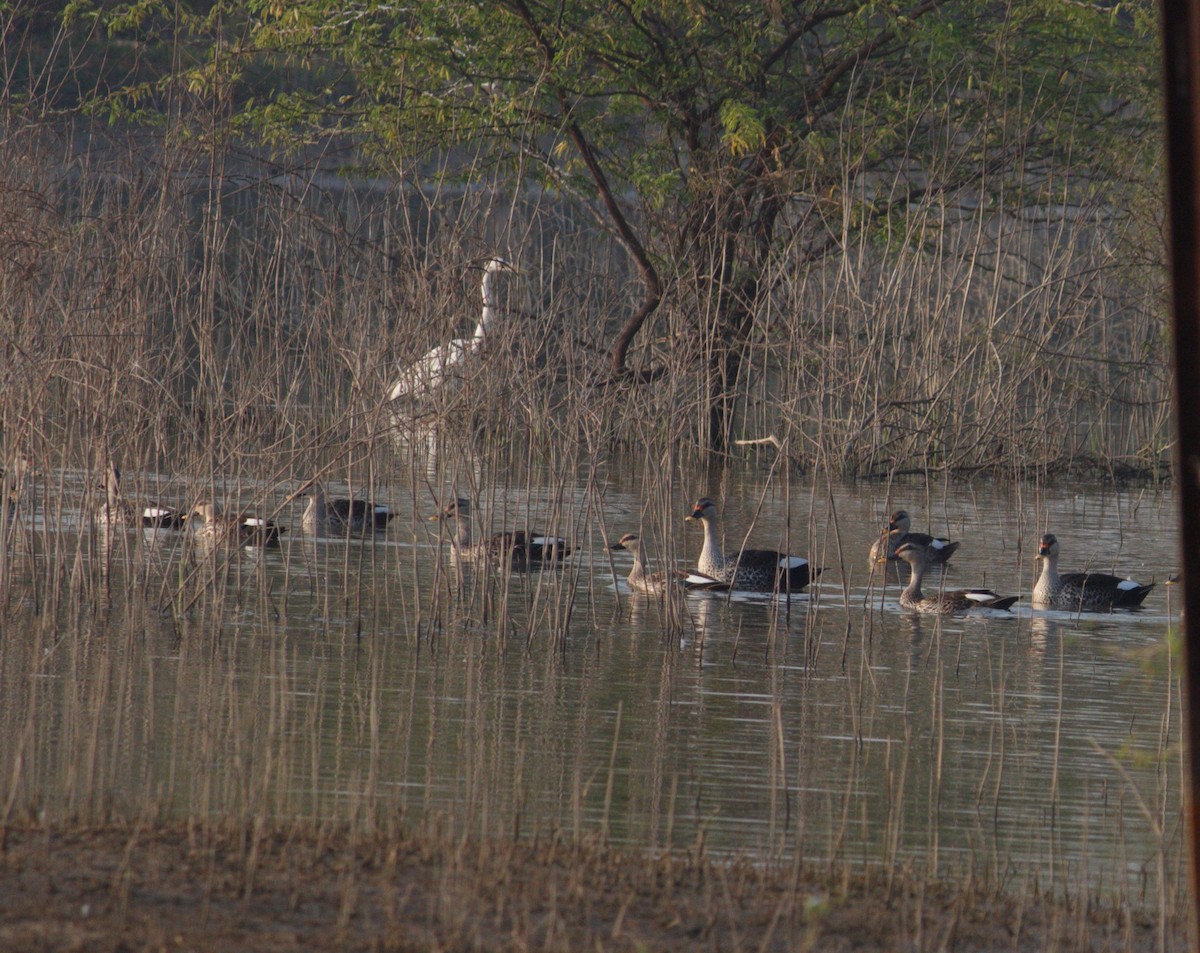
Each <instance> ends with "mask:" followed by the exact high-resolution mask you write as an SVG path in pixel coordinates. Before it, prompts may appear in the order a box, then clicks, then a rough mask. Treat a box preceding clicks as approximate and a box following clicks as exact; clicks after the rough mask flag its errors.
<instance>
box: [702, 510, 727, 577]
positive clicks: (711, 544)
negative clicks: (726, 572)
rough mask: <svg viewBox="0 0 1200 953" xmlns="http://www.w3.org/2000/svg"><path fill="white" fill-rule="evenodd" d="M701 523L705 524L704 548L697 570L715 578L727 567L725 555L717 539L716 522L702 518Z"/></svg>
mask: <svg viewBox="0 0 1200 953" xmlns="http://www.w3.org/2000/svg"><path fill="white" fill-rule="evenodd" d="M701 522H702V523H703V524H704V548H703V549H701V550H700V561H699V565H698V566H697V567H696V568H697V569H699V570H700V571H701V572H702V573H705V574H707V575H709V576H715V575H717V574H718V573H719V572H720V571H721V570H722V569H723V568H724V567H725V554H724V553H723V552H721V543H720V540H718V539H717V524H716V521H715V520H710V519H704V518H701Z"/></svg>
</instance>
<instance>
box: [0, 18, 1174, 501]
mask: <svg viewBox="0 0 1200 953" xmlns="http://www.w3.org/2000/svg"><path fill="white" fill-rule="evenodd" d="M9 17H10V21H9V26H10V30H9V36H11V37H12V38H13V40H12V43H11V45H10V46H9V47H8V49H7V60H6V63H7V69H8V74H9V76H10V77H12V78H13V79H15V80H18V82H15V83H10V84H9V85H8V87H7V89H6V92H5V100H4V105H5V116H6V120H5V121H6V136H5V141H4V149H5V150H6V155H5V159H6V172H5V173H4V177H5V181H4V182H3V183H0V188H3V190H4V191H5V193H6V198H7V200H8V204H9V205H10V206H11V207H13V208H14V210H15V216H14V218H13V219H12V220H10V222H9V223H7V224H6V226H5V228H6V232H7V234H6V235H3V236H0V241H2V242H3V243H4V245H5V247H6V249H7V252H6V254H5V255H4V256H3V261H4V263H5V265H4V267H5V271H6V274H5V277H4V285H3V288H4V296H5V303H6V308H5V314H6V315H7V318H6V320H8V321H9V322H10V326H9V328H8V329H7V337H8V338H9V340H10V341H11V343H12V345H13V347H14V349H16V350H17V351H18V352H19V353H21V354H23V355H25V356H26V359H27V360H28V361H31V362H38V361H39V360H41V358H42V357H43V352H42V351H41V350H40V349H39V346H38V339H39V337H48V338H50V339H53V340H55V341H57V342H58V344H59V346H60V347H63V348H65V353H63V354H60V355H58V357H59V358H60V359H59V360H57V363H56V364H55V366H54V367H53V368H51V367H47V366H45V365H44V364H43V365H42V366H39V367H37V368H32V367H28V366H26V367H24V368H23V369H22V370H23V372H24V373H26V374H27V375H28V378H27V379H28V380H30V381H31V383H33V384H34V388H33V390H34V391H36V392H39V393H40V394H41V395H42V396H47V395H46V394H45V391H46V389H47V388H50V389H52V390H54V391H56V392H57V393H58V395H59V396H60V397H61V398H65V399H66V400H67V401H68V403H69V402H70V401H71V400H74V401H76V402H79V401H83V400H87V401H88V402H89V403H94V401H91V399H90V397H89V396H87V392H88V391H89V389H90V388H91V387H92V386H93V382H91V381H89V380H88V377H89V369H90V368H97V353H98V349H97V348H96V347H95V344H96V342H97V341H100V340H105V341H107V342H108V345H107V346H106V348H105V359H104V361H102V362H100V363H101V366H103V367H105V369H106V371H107V372H108V373H110V374H111V375H115V376H116V377H118V378H119V379H122V380H125V381H126V382H128V381H129V378H130V371H131V369H138V370H140V371H141V372H142V374H141V375H139V374H134V375H133V376H134V377H135V378H136V377H138V376H142V375H144V376H146V377H149V378H151V379H152V380H153V381H154V382H155V383H154V385H153V386H152V387H150V388H148V389H147V388H139V387H135V388H133V391H132V392H130V391H127V390H125V389H124V388H122V389H121V390H120V391H119V392H118V393H114V394H113V395H112V399H113V400H115V401H118V402H126V403H132V404H134V405H135V406H137V407H138V408H139V409H144V410H146V411H148V412H150V415H151V416H154V417H162V416H165V415H166V413H167V412H168V411H170V412H172V413H173V412H175V411H178V410H182V411H184V417H185V419H186V420H187V423H186V425H185V429H186V430H187V431H188V433H189V434H207V436H206V438H205V439H207V440H208V441H209V442H210V443H211V442H212V441H213V440H218V439H219V437H217V436H216V434H218V433H221V432H228V431H229V430H230V429H231V427H232V428H233V429H235V430H237V431H238V432H239V433H245V432H246V431H248V430H254V429H255V426H252V425H249V424H246V423H244V421H245V419H246V418H248V417H255V418H271V417H279V416H282V417H284V418H285V419H287V420H289V421H291V420H296V421H299V422H300V423H302V424H303V425H304V426H305V429H306V430H311V429H315V430H317V431H322V430H328V429H330V428H342V429H346V428H351V429H356V430H359V429H360V428H361V427H362V426H363V422H364V421H365V420H369V419H372V418H373V417H377V416H378V415H379V398H380V395H381V394H382V393H384V392H385V390H386V385H387V382H388V380H389V379H390V377H391V376H392V375H393V373H394V370H395V366H396V364H398V363H399V364H402V363H404V362H405V361H406V360H408V359H411V357H412V356H414V355H415V354H419V353H423V352H424V351H425V350H426V349H428V347H429V346H430V345H432V344H434V343H436V342H438V341H442V340H446V339H448V338H449V337H450V336H451V334H452V333H453V329H454V328H456V327H458V326H462V325H466V326H467V327H469V322H470V321H472V319H473V315H474V312H475V311H476V310H477V307H478V301H477V295H476V292H475V277H474V275H473V273H471V272H470V264H471V262H473V261H477V260H478V259H479V258H481V257H483V256H486V255H488V254H492V253H495V252H496V251H497V250H501V251H503V252H505V253H506V254H507V255H509V256H510V257H513V258H515V259H517V260H518V262H519V264H520V266H521V268H522V276H521V278H520V280H519V283H518V285H517V287H516V288H515V290H512V291H511V292H510V295H511V296H510V298H509V301H508V308H509V311H510V312H511V313H512V314H513V315H514V316H517V317H519V320H517V321H512V322H510V325H509V332H508V334H509V338H508V341H507V342H504V341H502V342H501V346H500V347H498V348H497V349H496V351H497V352H498V353H500V354H502V355H503V358H502V359H501V360H498V361H496V362H494V364H493V368H492V371H491V372H490V373H488V374H487V375H484V376H483V377H481V378H480V379H479V380H478V381H476V382H475V383H476V384H477V385H478V386H477V389H476V392H475V393H474V394H473V395H472V396H471V399H470V400H469V401H468V403H469V405H470V406H471V407H472V408H473V409H475V410H478V409H480V408H482V411H483V413H482V417H483V419H482V420H480V421H478V422H479V423H481V424H482V425H483V426H485V427H494V428H498V429H500V430H507V429H510V428H511V427H512V426H514V425H520V426H522V427H526V428H529V429H531V430H532V431H533V432H535V433H536V434H537V435H538V436H539V437H541V438H543V439H546V438H547V437H548V436H550V435H553V434H557V435H562V436H565V437H566V438H567V439H568V440H569V441H576V440H578V439H579V435H580V433H581V432H587V433H588V434H591V435H594V434H596V432H597V431H596V424H597V422H599V423H600V424H601V426H602V428H603V430H602V436H603V437H604V438H605V439H609V440H615V441H618V442H621V443H623V444H625V445H629V446H637V445H639V444H641V443H645V442H647V441H649V442H650V443H651V444H653V443H654V442H655V441H657V440H670V441H672V442H677V441H678V440H679V438H680V436H681V435H686V438H687V442H689V443H691V444H692V445H694V446H696V447H698V448H725V447H732V445H733V441H734V440H736V439H739V438H755V437H763V436H766V435H768V434H773V435H775V436H777V437H778V438H780V439H781V440H786V441H787V452H788V454H789V455H790V456H791V457H792V458H793V459H794V460H796V461H797V462H798V463H799V464H800V465H802V466H805V467H821V468H825V469H829V470H830V471H831V472H836V473H840V474H845V475H862V476H872V477H881V478H883V477H887V476H889V475H894V474H896V473H903V472H929V471H931V470H942V469H949V470H952V471H955V472H960V473H968V474H969V473H975V472H980V471H985V472H1001V473H1010V474H1019V475H1042V474H1049V473H1063V472H1076V471H1078V470H1079V469H1080V468H1082V469H1085V470H1088V471H1090V472H1092V473H1095V474H1097V475H1105V476H1116V477H1124V476H1153V477H1155V478H1157V477H1159V476H1161V475H1163V474H1164V473H1165V469H1166V467H1165V460H1166V458H1167V456H1168V455H1169V449H1170V431H1169V424H1168V420H1169V413H1168V411H1169V398H1170V388H1169V377H1168V372H1167V361H1166V350H1167V335H1166V331H1165V310H1164V301H1163V270H1162V257H1163V256H1162V239H1161V232H1160V229H1159V222H1160V218H1161V190H1160V187H1159V182H1158V166H1157V162H1158V155H1159V153H1160V151H1161V150H1160V149H1159V135H1158V124H1157V104H1156V99H1157V97H1156V92H1155V89H1156V81H1157V68H1156V65H1155V63H1156V39H1155V35H1154V31H1153V24H1154V17H1153V9H1152V7H1151V6H1149V5H1138V4H1135V5H1134V6H1128V5H1123V6H1121V7H1120V8H1114V9H1112V10H1107V9H1103V8H1095V7H1085V6H1083V5H1078V4H1073V3H1064V2H1057V0H1056V2H1046V3H1028V4H1019V5H1016V6H1009V7H995V6H994V5H989V4H982V3H975V2H968V0H956V2H932V3H920V4H916V5H913V6H911V7H905V6H903V5H892V6H886V5H885V6H882V7H881V6H879V5H877V4H870V5H851V6H849V7H833V6H830V7H828V8H811V7H779V6H777V5H776V6H773V5H770V4H767V5H765V6H764V5H761V4H742V3H732V2H729V3H717V4H708V5H705V6H704V7H689V6H686V5H683V6H681V5H678V4H661V5H658V4H650V5H638V6H631V7H625V6H622V5H619V4H618V5H611V4H591V3H571V4H566V5H562V4H554V5H548V6H542V5H539V4H532V3H528V2H514V3H499V4H490V3H489V4H475V3H467V2H458V3H450V4H447V3H441V2H430V3H417V4H410V5H408V6H406V7H405V12H404V13H403V15H401V14H398V13H396V12H395V10H394V8H393V7H392V6H391V5H387V4H377V3H373V2H369V3H364V4H357V5H355V6H354V7H353V9H351V8H348V7H346V6H345V5H344V4H340V5H339V4H338V3H333V2H330V0H310V2H303V3H301V2H297V3H287V4H277V3H266V2H264V3H257V4H250V5H243V4H225V3H222V2H215V3H209V4H204V5H202V6H201V7H200V8H198V9H190V8H188V7H187V6H186V5H183V4H177V3H172V4H158V3H141V4H137V5H135V6H125V5H114V6H97V5H93V4H90V3H86V2H80V3H75V4H72V5H71V6H70V7H69V8H68V12H67V15H66V16H65V17H64V18H62V19H57V18H55V17H53V16H51V15H49V14H46V13H42V14H39V15H36V16H31V15H29V14H27V13H23V12H12V13H10V14H9ZM21 80H23V81H24V82H23V83H22V82H21ZM59 107H62V108H61V109H60V108H59ZM79 114H86V115H90V116H101V115H103V116H106V117H108V118H109V119H112V120H115V121H116V123H117V125H116V126H114V127H112V128H113V129H119V130H122V132H121V133H119V134H114V133H112V132H104V131H102V130H101V129H100V127H98V126H96V125H88V124H84V123H80V122H74V123H67V122H65V121H64V117H65V116H74V115H79ZM126 134H128V136H129V138H127V139H126V138H120V136H124V135H126ZM63 263H66V264H67V267H65V268H64V267H62V266H63ZM131 289H136V293H130V291H131ZM97 315H102V321H103V324H104V328H103V333H102V334H100V333H99V332H98V330H97V329H96V328H94V327H89V326H88V322H89V321H90V320H93V319H94V318H95V317H96V316H97ZM164 341H166V342H170V343H165V344H164V343H162V342H164ZM117 342H121V343H120V344H119V345H118V343H117ZM76 343H78V344H79V348H78V350H75V349H74V347H73V345H74V344H76ZM122 349H123V350H124V353H122ZM97 369H98V368H97ZM242 371H246V372H248V373H249V374H250V375H251V376H252V377H257V378H258V379H257V380H256V381H254V383H253V384H252V385H250V389H251V390H252V391H253V393H244V392H243V387H245V386H246V379H245V377H244V376H243V374H242ZM81 387H82V388H83V389H84V392H85V393H79V388H81ZM158 388H162V391H161V393H159V392H158V390H157V389H158ZM72 391H74V392H75V393H74V395H73V396H67V395H68V394H69V392H72ZM314 398H315V399H316V402H317V403H319V406H312V407H310V406H309V405H310V404H312V403H314ZM32 403H33V401H31V404H32ZM39 406H42V407H45V408H54V409H57V410H60V411H61V410H62V407H63V405H62V403H61V402H59V401H49V402H43V403H40V404H39ZM517 408H519V409H517ZM126 409H128V408H126ZM93 412H94V411H93ZM13 419H14V415H13V414H12V413H9V414H7V415H6V420H7V421H8V422H9V423H8V426H6V431H7V432H8V433H9V434H12V433H14V432H15V431H14V428H13V427H12V423H11V421H12V420H13ZM18 419H19V415H18ZM231 422H232V423H231ZM27 423H29V424H31V425H33V424H35V421H33V420H29V421H27ZM272 429H273V428H272ZM259 436H260V439H259V443H258V446H257V447H256V448H253V449H255V451H256V452H257V451H260V450H261V447H262V445H263V444H264V442H266V443H270V444H271V445H276V444H274V443H273V441H276V440H277V439H278V438H279V436H280V435H279V434H278V433H274V432H272V433H270V434H262V435H259ZM290 439H292V440H296V439H307V440H311V439H313V438H312V437H311V434H310V435H309V436H307V437H304V438H297V437H295V436H293V437H292V438H290ZM141 449H142V451H143V452H144V450H145V445H144V444H143V446H142V448H141Z"/></svg>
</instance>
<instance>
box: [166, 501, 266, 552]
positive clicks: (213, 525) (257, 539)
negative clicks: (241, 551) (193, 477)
mask: <svg viewBox="0 0 1200 953" xmlns="http://www.w3.org/2000/svg"><path fill="white" fill-rule="evenodd" d="M186 518H187V520H188V522H189V523H190V522H191V521H192V520H194V519H195V520H199V521H200V525H199V526H198V527H197V528H196V530H195V537H196V540H197V541H198V542H201V543H206V544H210V545H211V544H216V543H229V544H236V545H238V546H255V547H257V546H278V545H279V535H280V534H281V533H283V532H285V529H284V527H282V526H278V525H276V524H275V523H274V522H272V521H271V520H268V519H262V518H261V517H258V516H248V515H244V514H243V515H241V516H220V515H218V514H217V511H216V507H215V506H213V504H211V503H197V504H196V505H195V506H194V507H192V510H191V512H190V513H188V514H187V517H186Z"/></svg>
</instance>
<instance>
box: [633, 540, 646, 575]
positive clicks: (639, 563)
mask: <svg viewBox="0 0 1200 953" xmlns="http://www.w3.org/2000/svg"><path fill="white" fill-rule="evenodd" d="M631 552H632V553H633V568H632V569H630V570H629V579H630V580H631V581H634V580H642V579H645V578H646V554H645V553H643V552H642V547H641V546H638V547H637V548H636V549H633V550H631Z"/></svg>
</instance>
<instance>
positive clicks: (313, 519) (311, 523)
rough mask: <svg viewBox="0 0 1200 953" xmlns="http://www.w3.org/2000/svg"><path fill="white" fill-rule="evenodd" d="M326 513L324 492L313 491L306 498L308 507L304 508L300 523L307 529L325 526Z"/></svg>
mask: <svg viewBox="0 0 1200 953" xmlns="http://www.w3.org/2000/svg"><path fill="white" fill-rule="evenodd" d="M326 516H327V513H326V510H325V491H324V490H314V491H313V492H312V494H310V495H309V497H308V506H306V507H305V508H304V515H303V516H302V517H301V522H302V523H303V524H304V525H305V526H308V527H312V528H315V527H318V526H324V525H325V519H326Z"/></svg>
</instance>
